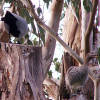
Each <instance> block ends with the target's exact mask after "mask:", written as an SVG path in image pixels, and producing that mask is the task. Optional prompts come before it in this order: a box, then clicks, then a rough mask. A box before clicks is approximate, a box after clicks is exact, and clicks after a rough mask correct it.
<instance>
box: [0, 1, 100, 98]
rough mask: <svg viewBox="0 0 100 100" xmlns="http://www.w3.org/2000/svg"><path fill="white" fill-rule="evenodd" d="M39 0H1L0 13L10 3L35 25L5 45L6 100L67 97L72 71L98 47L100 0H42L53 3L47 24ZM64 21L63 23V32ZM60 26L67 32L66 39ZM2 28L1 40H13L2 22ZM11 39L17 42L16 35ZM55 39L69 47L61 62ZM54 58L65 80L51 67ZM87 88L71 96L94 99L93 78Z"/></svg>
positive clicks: (1, 70) (0, 75) (1, 69)
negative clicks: (67, 79) (67, 78)
mask: <svg viewBox="0 0 100 100" xmlns="http://www.w3.org/2000/svg"><path fill="white" fill-rule="evenodd" d="M38 2H39V6H38V7H36V6H35V4H34V1H33V3H32V2H31V0H1V6H0V14H1V15H3V13H4V10H3V7H4V4H5V3H9V5H10V8H9V10H10V11H11V12H13V13H16V14H18V15H20V16H22V17H23V18H25V19H26V20H27V22H28V24H29V25H30V27H29V33H28V34H27V35H26V36H25V38H23V39H21V43H22V44H20V45H18V44H9V43H6V44H5V43H0V44H1V45H0V47H1V48H0V62H1V65H0V81H1V83H0V99H1V100H40V99H42V100H46V99H47V100H48V99H50V97H51V98H52V99H56V100H59V99H60V100H63V99H65V100H66V99H67V98H68V97H70V90H69V89H66V87H65V74H66V71H67V69H68V68H69V67H70V66H75V65H76V66H79V65H81V64H83V63H84V59H85V57H86V55H87V53H88V52H91V51H93V50H94V45H95V50H97V46H96V45H98V41H99V39H98V41H97V40H96V36H97V34H96V33H98V29H97V26H98V25H99V24H98V23H97V22H98V13H97V12H98V11H99V7H98V9H97V5H98V4H99V3H98V0H92V1H90V0H81V1H79V0H75V1H74V0H66V1H63V0H52V1H51V0H43V3H44V5H46V6H47V9H48V6H49V5H50V7H49V10H48V12H49V15H50V16H49V19H48V24H47V25H46V24H45V20H44V15H43V12H45V9H43V8H44V7H45V6H43V8H42V6H41V3H40V1H38ZM47 17H48V16H47ZM62 19H64V26H63V28H61V30H60V27H61V25H60V21H62ZM62 29H63V31H62ZM58 30H59V31H60V32H61V33H63V37H64V39H63V40H64V41H63V40H62V39H61V38H60V37H61V36H59V31H58ZM0 32H1V34H0V41H1V42H8V41H9V36H8V34H7V32H6V30H5V27H4V23H3V22H0ZM34 37H35V38H34ZM11 40H12V43H17V39H15V38H13V37H12V39H11ZM56 40H57V41H58V42H59V43H60V44H61V45H62V46H63V47H64V49H65V51H64V52H65V53H64V56H63V60H62V61H63V62H62V64H61V65H60V62H59V61H58V60H57V58H55V59H54V60H53V56H54V51H55V47H56ZM90 40H91V41H90ZM95 43H96V44H95ZM23 44H25V45H23ZM96 52H97V51H96ZM79 55H80V56H81V57H80V56H79ZM52 62H53V63H54V65H55V69H56V71H58V72H59V73H61V77H60V79H54V78H53V77H52V71H50V70H49V69H50V66H51V63H52ZM92 66H93V62H92ZM85 87H87V88H86V89H85V88H84V89H83V93H84V94H86V95H84V94H82V95H77V96H75V97H73V98H70V100H72V99H73V100H93V91H94V90H91V88H90V87H93V83H92V81H91V80H89V81H88V84H87V85H86V86H85ZM98 89H99V88H98Z"/></svg>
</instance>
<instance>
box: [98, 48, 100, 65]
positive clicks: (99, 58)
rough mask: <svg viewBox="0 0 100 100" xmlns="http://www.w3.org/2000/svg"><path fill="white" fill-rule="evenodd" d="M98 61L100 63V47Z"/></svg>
mask: <svg viewBox="0 0 100 100" xmlns="http://www.w3.org/2000/svg"><path fill="white" fill-rule="evenodd" d="M98 61H99V64H100V48H99V49H98Z"/></svg>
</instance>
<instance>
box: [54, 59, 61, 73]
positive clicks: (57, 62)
mask: <svg viewBox="0 0 100 100" xmlns="http://www.w3.org/2000/svg"><path fill="white" fill-rule="evenodd" d="M53 63H54V65H55V70H56V71H57V72H59V68H60V62H59V61H58V58H54V60H53Z"/></svg>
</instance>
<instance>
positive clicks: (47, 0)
mask: <svg viewBox="0 0 100 100" xmlns="http://www.w3.org/2000/svg"><path fill="white" fill-rule="evenodd" d="M43 1H44V2H45V3H46V4H47V8H48V6H49V3H50V1H52V0H43Z"/></svg>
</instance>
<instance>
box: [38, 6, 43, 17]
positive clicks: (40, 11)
mask: <svg viewBox="0 0 100 100" xmlns="http://www.w3.org/2000/svg"><path fill="white" fill-rule="evenodd" d="M37 13H38V15H39V16H40V14H41V13H42V9H41V8H40V7H38V8H37Z"/></svg>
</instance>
